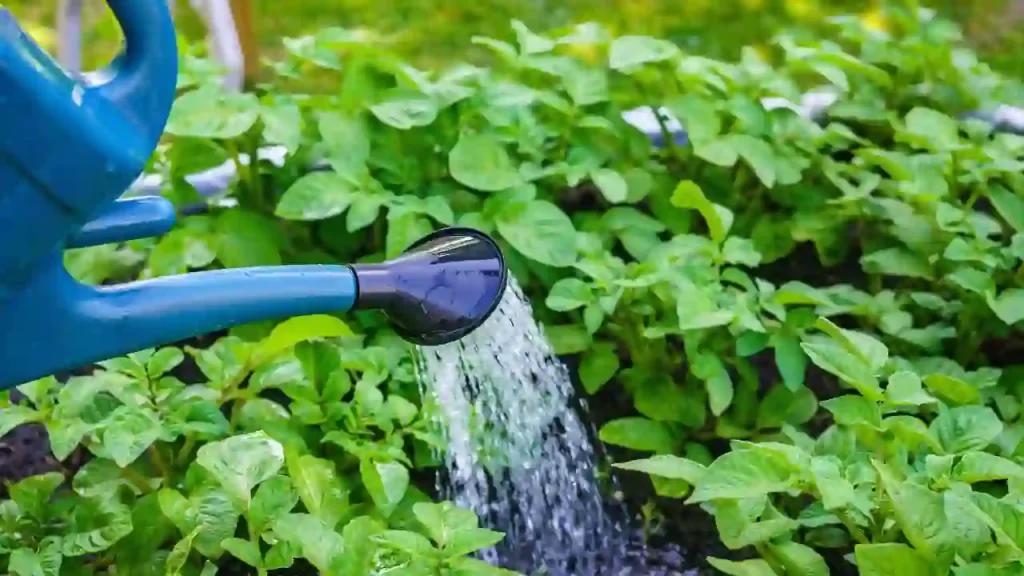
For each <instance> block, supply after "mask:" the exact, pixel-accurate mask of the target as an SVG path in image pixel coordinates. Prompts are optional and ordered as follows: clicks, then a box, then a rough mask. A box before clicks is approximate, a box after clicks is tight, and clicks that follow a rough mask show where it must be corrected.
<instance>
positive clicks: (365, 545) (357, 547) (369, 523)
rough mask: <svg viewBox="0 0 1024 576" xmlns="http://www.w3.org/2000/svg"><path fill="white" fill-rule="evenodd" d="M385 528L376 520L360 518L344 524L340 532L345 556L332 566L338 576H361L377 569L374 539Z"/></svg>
mask: <svg viewBox="0 0 1024 576" xmlns="http://www.w3.org/2000/svg"><path fill="white" fill-rule="evenodd" d="M385 528H386V526H384V524H383V523H382V522H381V521H380V520H378V519H377V518H372V517H370V516H360V517H358V518H354V519H352V520H351V521H349V522H348V523H347V524H345V528H344V529H343V530H342V531H341V536H342V539H343V540H344V541H345V554H344V555H342V557H341V559H340V560H339V559H335V562H334V564H333V565H332V566H333V567H334V568H335V570H336V571H335V572H334V573H335V574H339V576H361V575H362V574H369V573H372V572H373V571H374V569H376V567H377V565H378V564H377V554H378V546H377V543H376V542H374V541H373V539H374V537H376V536H378V535H379V534H381V533H382V532H384V530H385Z"/></svg>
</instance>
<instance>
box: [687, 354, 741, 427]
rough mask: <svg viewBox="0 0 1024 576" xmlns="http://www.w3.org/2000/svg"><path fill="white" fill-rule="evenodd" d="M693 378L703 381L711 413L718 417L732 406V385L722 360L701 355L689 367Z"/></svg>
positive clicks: (712, 356) (712, 355)
mask: <svg viewBox="0 0 1024 576" xmlns="http://www.w3.org/2000/svg"><path fill="white" fill-rule="evenodd" d="M690 370H691V372H692V373H693V375H694V376H696V377H697V378H699V379H700V380H703V381H704V385H705V387H706V388H707V391H708V405H709V406H710V408H711V413H712V414H714V415H715V416H720V415H722V413H724V412H725V411H726V410H727V409H728V408H729V406H730V405H731V404H732V399H733V393H734V391H733V385H732V378H731V377H730V376H729V371H728V370H726V369H725V364H723V363H722V359H721V358H719V357H718V356H717V355H715V354H711V353H702V354H700V355H699V356H698V357H697V360H696V362H694V363H693V366H692V367H691V369H690Z"/></svg>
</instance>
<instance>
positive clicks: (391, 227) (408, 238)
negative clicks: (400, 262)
mask: <svg viewBox="0 0 1024 576" xmlns="http://www.w3.org/2000/svg"><path fill="white" fill-rule="evenodd" d="M433 231H434V227H433V226H431V225H430V220H427V219H426V218H424V217H423V216H420V215H419V214H412V213H406V214H402V215H401V216H399V217H397V218H394V219H389V220H388V233H387V237H386V239H385V241H384V246H385V251H384V253H385V255H386V256H387V257H388V258H395V257H397V256H398V255H400V254H401V253H402V252H404V251H405V249H406V248H408V247H409V246H412V244H413V242H416V241H417V240H419V239H420V238H423V237H424V236H426V235H427V234H430V233H431V232H433Z"/></svg>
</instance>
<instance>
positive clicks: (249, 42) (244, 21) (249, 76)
mask: <svg viewBox="0 0 1024 576" xmlns="http://www.w3.org/2000/svg"><path fill="white" fill-rule="evenodd" d="M231 13H232V15H233V16H234V18H235V27H236V28H237V29H238V42H239V44H240V45H241V47H242V55H243V56H244V59H245V71H244V78H245V85H246V87H248V86H250V85H251V84H252V83H253V82H255V81H256V78H257V76H258V75H259V71H260V53H259V45H258V44H257V42H256V34H255V31H254V30H253V18H252V2H251V1H250V0H231Z"/></svg>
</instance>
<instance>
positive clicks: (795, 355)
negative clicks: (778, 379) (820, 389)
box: [773, 334, 808, 391]
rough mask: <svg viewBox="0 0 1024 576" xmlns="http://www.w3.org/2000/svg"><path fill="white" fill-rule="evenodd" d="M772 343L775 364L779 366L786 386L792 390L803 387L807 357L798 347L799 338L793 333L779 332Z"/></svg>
mask: <svg viewBox="0 0 1024 576" xmlns="http://www.w3.org/2000/svg"><path fill="white" fill-rule="evenodd" d="M773 344H774V348H775V365H776V366H778V367H779V374H781V375H782V381H783V382H784V383H785V385H786V388H789V389H790V390H794V391H795V390H799V389H800V388H803V385H804V375H805V374H806V372H807V360H808V359H807V355H806V354H804V351H803V349H802V348H801V347H800V339H799V338H797V337H796V336H793V335H784V334H779V335H777V336H776V337H775V338H774V340H773Z"/></svg>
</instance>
